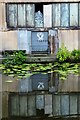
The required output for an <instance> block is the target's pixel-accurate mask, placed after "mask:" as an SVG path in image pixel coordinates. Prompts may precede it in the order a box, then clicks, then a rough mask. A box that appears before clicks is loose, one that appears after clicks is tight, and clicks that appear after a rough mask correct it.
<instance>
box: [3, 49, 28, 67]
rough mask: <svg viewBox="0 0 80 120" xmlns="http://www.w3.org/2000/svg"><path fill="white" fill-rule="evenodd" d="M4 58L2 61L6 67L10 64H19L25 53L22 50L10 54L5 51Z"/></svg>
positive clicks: (24, 57)
mask: <svg viewBox="0 0 80 120" xmlns="http://www.w3.org/2000/svg"><path fill="white" fill-rule="evenodd" d="M5 56H6V58H5V59H4V60H3V61H2V62H3V64H5V66H6V67H9V66H10V65H16V64H17V65H21V64H22V63H24V62H25V61H26V53H25V52H24V51H21V50H20V51H13V52H12V54H10V53H9V52H5Z"/></svg>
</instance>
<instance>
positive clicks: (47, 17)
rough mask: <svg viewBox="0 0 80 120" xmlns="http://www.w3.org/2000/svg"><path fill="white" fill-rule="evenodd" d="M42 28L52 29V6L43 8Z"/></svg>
mask: <svg viewBox="0 0 80 120" xmlns="http://www.w3.org/2000/svg"><path fill="white" fill-rule="evenodd" d="M43 14H44V27H52V5H44V6H43Z"/></svg>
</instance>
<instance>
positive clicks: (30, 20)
mask: <svg viewBox="0 0 80 120" xmlns="http://www.w3.org/2000/svg"><path fill="white" fill-rule="evenodd" d="M26 16H27V17H26V19H27V20H26V22H27V26H30V27H34V4H27V5H26Z"/></svg>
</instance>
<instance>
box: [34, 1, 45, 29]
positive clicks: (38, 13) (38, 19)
mask: <svg viewBox="0 0 80 120" xmlns="http://www.w3.org/2000/svg"><path fill="white" fill-rule="evenodd" d="M35 27H43V4H42V3H36V4H35Z"/></svg>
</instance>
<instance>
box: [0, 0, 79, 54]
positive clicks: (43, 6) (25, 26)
mask: <svg viewBox="0 0 80 120" xmlns="http://www.w3.org/2000/svg"><path fill="white" fill-rule="evenodd" d="M68 1H69V0H68ZM72 1H75V3H72ZM79 28H80V3H79V0H70V1H69V2H66V1H65V0H54V1H53V0H49V1H47V0H45V2H44V0H41V2H40V1H38V0H27V2H26V1H25V0H23V1H21V0H15V1H14V0H0V38H1V39H2V41H1V40H0V51H1V50H15V49H16V50H26V53H27V54H31V53H32V52H33V53H34V51H33V46H34V44H35V50H36V51H37V52H38V54H39V53H40V52H41V53H42V54H43V53H45V50H44V48H45V46H46V47H47V53H48V54H50V53H51V54H53V53H55V52H56V51H57V50H58V45H59V47H60V46H61V44H62V43H64V44H65V46H66V47H67V48H68V49H69V50H73V49H74V48H75V49H78V48H79V49H80V44H79V43H80V38H79V37H80V33H79V32H80V30H79ZM34 31H35V36H34V39H35V40H34V39H33V32H34ZM38 32H39V33H40V32H41V33H42V32H43V34H44V33H45V32H47V34H46V35H47V37H46V38H47V39H46V38H45V37H44V39H43V40H42V41H38V39H36V33H38ZM36 43H37V44H36ZM39 43H40V44H41V43H43V44H44V45H42V44H41V46H39ZM38 47H40V48H38Z"/></svg>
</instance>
